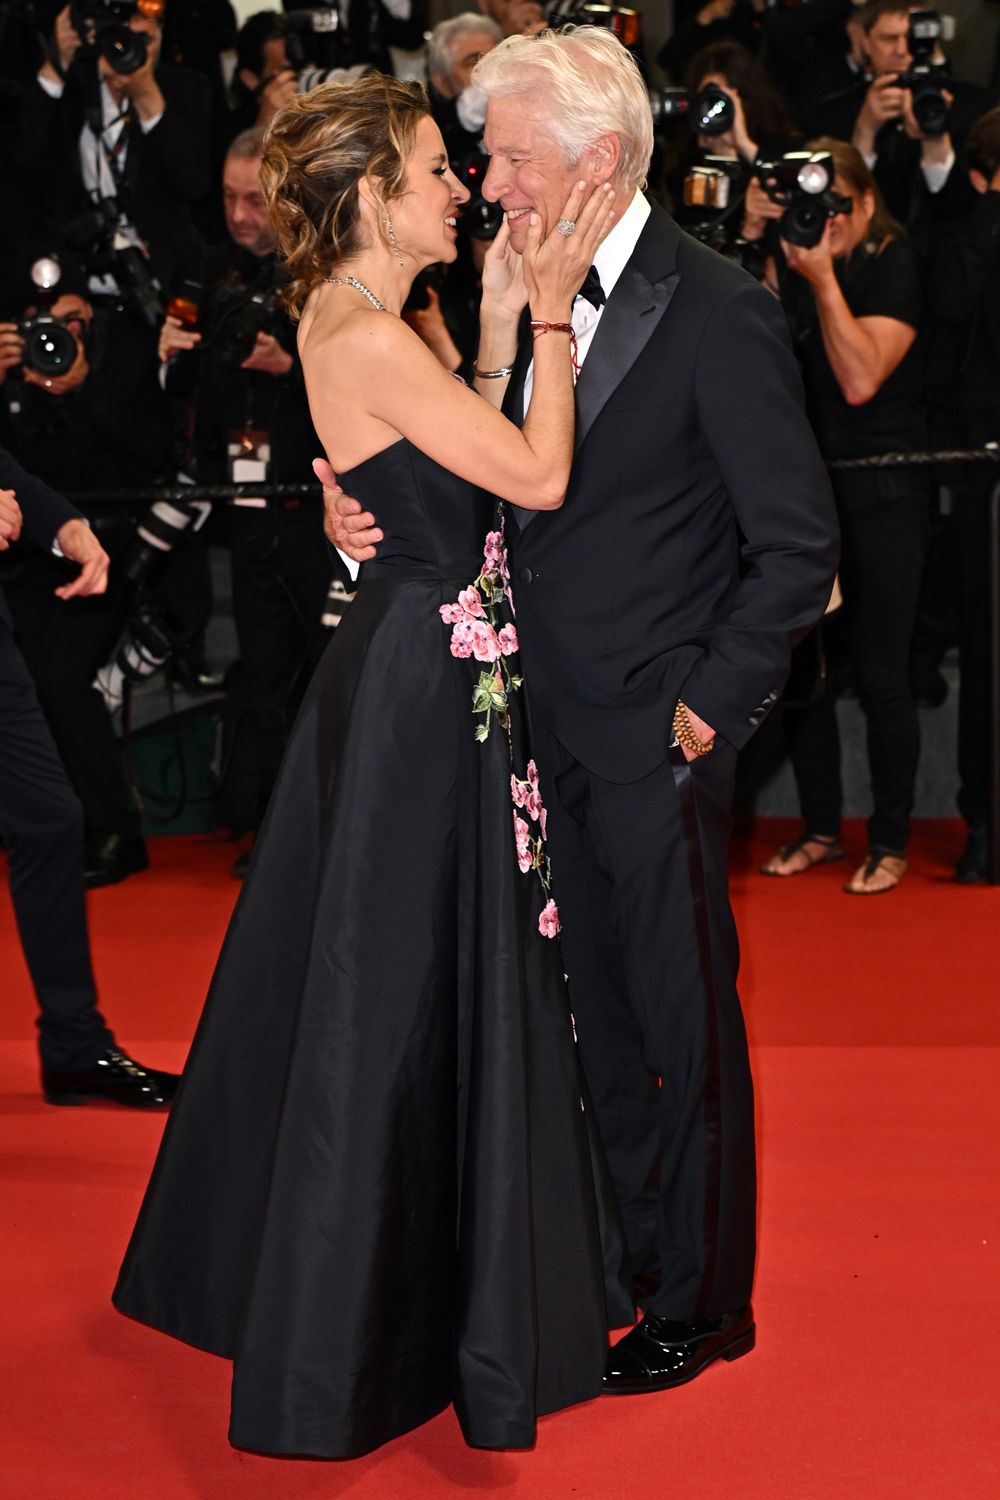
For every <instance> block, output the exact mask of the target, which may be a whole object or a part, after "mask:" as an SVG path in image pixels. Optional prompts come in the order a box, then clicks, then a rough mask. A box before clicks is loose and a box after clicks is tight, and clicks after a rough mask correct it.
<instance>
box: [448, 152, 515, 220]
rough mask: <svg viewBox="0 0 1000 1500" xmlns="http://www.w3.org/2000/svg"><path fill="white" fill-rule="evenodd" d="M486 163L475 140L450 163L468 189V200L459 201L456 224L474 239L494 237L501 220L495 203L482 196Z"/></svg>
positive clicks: (487, 158) (487, 164)
mask: <svg viewBox="0 0 1000 1500" xmlns="http://www.w3.org/2000/svg"><path fill="white" fill-rule="evenodd" d="M489 164H490V159H489V157H488V156H487V154H486V152H485V151H484V150H483V147H482V145H481V143H479V142H476V143H475V144H473V145H472V146H471V147H470V148H469V150H468V151H466V152H465V153H464V154H463V155H462V156H458V157H456V158H455V159H454V160H453V161H452V162H451V163H450V166H451V170H452V171H453V172H454V174H455V176H456V177H457V178H458V180H459V182H460V183H461V184H462V186H463V187H467V188H468V190H469V201H468V203H463V204H462V207H461V208H460V209H459V211H458V228H459V231H460V233H462V234H467V235H469V236H470V237H471V238H472V239H474V240H495V239H496V237H497V235H498V234H499V232H500V225H501V224H502V223H503V209H502V208H501V207H500V205H499V203H488V202H487V201H486V199H485V198H484V197H483V179H484V178H485V176H486V169H487V167H488V166H489Z"/></svg>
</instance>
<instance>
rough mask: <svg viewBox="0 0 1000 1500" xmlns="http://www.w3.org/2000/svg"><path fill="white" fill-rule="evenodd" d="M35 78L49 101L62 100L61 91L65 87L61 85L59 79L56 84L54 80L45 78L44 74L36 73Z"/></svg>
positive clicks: (61, 82)
mask: <svg viewBox="0 0 1000 1500" xmlns="http://www.w3.org/2000/svg"><path fill="white" fill-rule="evenodd" d="M35 77H36V78H37V79H38V82H39V83H40V84H41V86H42V88H43V89H44V90H45V92H46V93H47V94H48V96H49V98H50V99H61V98H62V96H63V89H64V88H65V87H66V85H65V84H64V83H63V81H62V79H61V78H60V80H59V82H58V83H57V82H56V80H55V79H54V78H46V76H45V74H44V73H36V74H35Z"/></svg>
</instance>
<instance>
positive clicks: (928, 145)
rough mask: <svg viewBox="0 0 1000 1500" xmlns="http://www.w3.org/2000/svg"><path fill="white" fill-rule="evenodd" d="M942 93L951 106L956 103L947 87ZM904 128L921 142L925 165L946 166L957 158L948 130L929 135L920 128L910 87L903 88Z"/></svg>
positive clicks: (921, 153)
mask: <svg viewBox="0 0 1000 1500" xmlns="http://www.w3.org/2000/svg"><path fill="white" fill-rule="evenodd" d="M941 93H942V95H943V97H944V98H945V99H946V100H947V101H948V104H949V106H950V105H952V104H954V102H955V99H954V95H953V94H949V93H948V90H947V89H942V90H941ZM903 129H904V130H905V131H906V134H907V135H908V136H909V138H910V140H911V141H919V142H920V160H921V163H922V164H923V165H924V166H925V167H933V166H945V165H947V164H950V163H951V162H953V161H954V160H955V147H954V144H953V142H952V139H951V136H950V135H949V134H948V132H947V131H944V133H943V134H942V135H928V134H927V132H926V131H924V130H922V129H921V128H920V125H919V124H918V122H917V117H916V115H915V114H914V113H913V95H912V93H911V92H910V90H909V89H904V90H903Z"/></svg>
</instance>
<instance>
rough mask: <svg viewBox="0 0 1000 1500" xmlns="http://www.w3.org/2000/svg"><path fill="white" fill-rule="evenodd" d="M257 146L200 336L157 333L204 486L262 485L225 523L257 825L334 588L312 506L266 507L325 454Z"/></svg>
mask: <svg viewBox="0 0 1000 1500" xmlns="http://www.w3.org/2000/svg"><path fill="white" fill-rule="evenodd" d="M262 143H263V131H260V130H252V131H245V132H244V133H243V134H242V135H240V136H237V138H236V140H235V141H234V142H233V143H232V145H231V147H230V149H229V154H228V155H227V157H226V161H225V166H224V168H223V200H224V206H225V213H226V224H227V227H228V230H229V243H228V244H227V245H225V246H223V247H221V248H220V249H219V250H217V251H215V252H212V253H210V254H209V256H208V259H207V261H206V264H205V266H204V268H203V273H202V277H201V280H202V283H203V285H204V288H205V294H204V297H203V300H202V303H201V307H200V313H199V317H198V325H197V328H194V327H192V326H191V325H190V324H185V323H184V322H182V321H181V319H180V318H178V317H176V316H168V317H167V318H166V319H165V321H164V323H163V326H162V328H161V330H160V337H159V355H160V359H161V361H162V362H163V367H164V374H163V382H164V385H165V388H166V390H167V392H168V394H170V395H171V396H177V397H190V398H191V399H192V400H193V405H194V455H195V462H196V471H197V477H198V479H199V480H201V481H202V482H207V483H227V482H242V481H254V480H259V481H260V482H261V487H262V495H261V498H259V499H249V500H237V501H235V502H234V503H233V504H232V505H230V506H229V507H228V509H227V512H226V517H225V523H226V524H225V529H226V532H227V534H228V538H229V541H230V545H231V549H232V570H233V614H234V619H235V624H236V631H237V637H238V640H239V645H240V653H241V657H242V664H243V676H244V681H245V686H246V690H247V694H248V697H249V703H250V709H251V712H252V716H253V724H254V731H255V743H256V749H257V758H258V763H259V772H260V780H259V807H258V809H257V813H256V817H258V818H259V816H260V815H261V814H262V813H263V810H264V807H265V806H266V803H267V800H268V797H269V796H270V792H271V787H272V785H273V782H274V778H275V776H276V774H277V770H278V764H279V762H280V759H281V755H282V752H283V750H284V745H285V739H286V737H287V731H288V727H289V724H290V721H291V717H292V715H293V713H294V710H295V708H296V707H297V706H298V699H299V696H300V693H301V690H302V689H303V688H304V687H305V684H306V682H307V681H308V678H309V676H310V675H311V673H312V669H313V667H314V666H315V664H316V661H317V660H318V658H319V655H320V653H321V652H322V650H323V647H324V646H325V644H326V641H327V640H328V638H329V637H328V632H327V631H326V630H325V629H324V627H323V625H322V622H321V615H322V611H323V605H324V600H325V598H326V593H327V589H328V587H329V584H330V561H329V557H328V555H327V550H326V548H325V547H324V546H323V545H322V525H321V518H320V514H319V508H318V504H317V503H314V502H312V501H303V502H300V501H298V500H285V501H282V500H272V499H268V498H267V483H268V482H269V481H273V482H277V483H281V482H285V481H299V482H312V480H313V473H312V466H311V465H312V459H313V457H314V455H315V454H316V453H317V452H318V451H319V448H318V441H317V438H316V436H315V433H314V431H313V427H312V422H311V420H310V417H309V406H308V402H307V400H306V393H305V386H304V383H303V379H302V370H301V366H300V365H299V361H298V355H297V353H296V349H295V334H294V329H293V327H292V324H291V323H290V321H289V319H288V318H287V316H286V315H285V313H284V312H282V311H281V309H280V307H279V304H278V297H279V293H280V291H281V289H282V287H283V285H284V276H283V273H282V271H281V269H280V267H279V266H278V265H277V262H276V258H275V253H274V251H275V241H274V233H273V230H272V228H271V223H270V220H269V219H268V216H267V211H266V208H265V205H264V200H263V197H262V195H261V191H260V184H259V179H258V173H259V170H260V158H261V148H262ZM255 821H256V820H255ZM239 873H242V870H240V872H239Z"/></svg>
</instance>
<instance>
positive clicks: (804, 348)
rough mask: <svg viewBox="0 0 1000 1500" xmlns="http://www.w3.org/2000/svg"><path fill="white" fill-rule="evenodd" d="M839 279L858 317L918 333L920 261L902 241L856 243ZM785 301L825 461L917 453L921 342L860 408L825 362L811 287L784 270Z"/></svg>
mask: <svg viewBox="0 0 1000 1500" xmlns="http://www.w3.org/2000/svg"><path fill="white" fill-rule="evenodd" d="M837 279H838V281H839V282H840V285H841V288H842V290H843V292H844V297H845V299H846V301H847V305H848V307H849V308H850V310H851V312H852V313H853V314H854V316H855V317H856V318H874V317H879V318H895V319H896V320H897V321H898V322H900V323H909V324H910V326H911V327H913V328H919V327H920V322H921V314H922V308H923V296H922V293H921V287H920V273H919V266H918V262H917V257H916V255H915V253H914V251H913V249H912V248H911V246H910V245H909V243H908V242H907V241H906V240H902V239H895V240H889V241H887V242H886V243H885V245H884V246H883V248H882V249H881V251H880V250H879V249H878V248H877V247H876V246H868V245H860V246H859V247H858V248H857V250H855V251H854V253H853V255H851V256H850V257H848V258H847V260H846V261H845V262H841V263H838V267H837ZM783 299H784V302H785V308H786V312H787V314H788V319H789V324H790V326H791V329H792V337H793V340H794V342H795V346H796V352H797V353H798V356H799V360H800V362H801V364H802V373H803V378H804V380H805V387H806V399H807V402H808V406H809V416H810V420H811V421H812V424H813V427H814V428H815V431H816V436H817V438H818V439H819V445H820V448H821V449H822V451H823V456H824V457H825V458H827V459H837V458H862V457H864V456H865V455H867V454H874V453H891V452H896V451H897V450H904V449H914V448H920V447H921V446H922V445H923V443H924V439H925V424H924V413H923V408H922V405H921V401H920V389H921V372H920V354H919V352H918V344H919V340H918V341H917V343H916V344H914V345H913V346H912V347H911V348H910V349H909V351H908V352H907V354H906V355H905V357H904V358H903V360H902V361H901V362H900V364H899V365H897V367H896V369H895V370H894V371H893V372H892V374H891V375H890V376H889V378H888V380H887V381H886V382H885V383H884V385H882V386H881V388H880V389H879V390H878V391H876V393H875V395H874V396H873V397H872V399H871V400H870V401H867V402H866V403H865V404H864V405H863V406H851V405H849V404H848V402H847V401H846V400H845V398H844V395H843V393H842V391H841V389H840V386H839V385H838V384H837V377H836V376H835V375H834V373H833V370H832V368H831V366H830V361H829V359H828V358H827V354H826V348H825V346H824V344H823V335H822V331H821V329H820V323H819V314H818V312H817V311H816V303H815V299H814V297H813V294H812V289H811V287H810V286H809V284H808V283H807V282H806V281H805V280H804V279H803V278H802V277H801V276H798V275H796V274H795V273H794V272H788V273H786V277H785V285H784V288H783Z"/></svg>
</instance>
